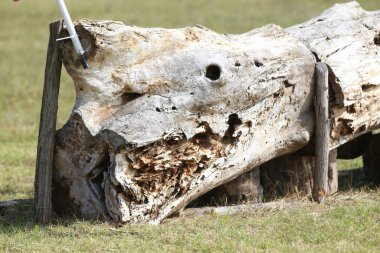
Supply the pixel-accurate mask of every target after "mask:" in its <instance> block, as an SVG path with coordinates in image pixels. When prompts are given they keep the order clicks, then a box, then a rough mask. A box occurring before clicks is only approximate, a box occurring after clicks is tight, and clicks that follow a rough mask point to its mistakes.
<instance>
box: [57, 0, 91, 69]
mask: <svg viewBox="0 0 380 253" xmlns="http://www.w3.org/2000/svg"><path fill="white" fill-rule="evenodd" d="M57 3H58V7H59V10H60V11H61V13H62V16H63V20H64V23H65V25H66V27H67V30H68V31H69V34H70V38H71V40H72V42H73V44H74V48H75V51H76V52H77V54H79V55H80V57H81V60H82V65H83V68H85V69H86V68H88V67H89V66H88V63H87V59H86V52H85V51H84V50H83V47H82V44H81V43H80V40H79V37H78V34H77V32H76V31H75V28H74V24H73V21H72V20H71V17H70V14H69V12H68V10H67V8H66V5H65V2H64V1H63V0H57Z"/></svg>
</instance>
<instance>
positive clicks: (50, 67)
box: [34, 21, 62, 224]
mask: <svg viewBox="0 0 380 253" xmlns="http://www.w3.org/2000/svg"><path fill="white" fill-rule="evenodd" d="M61 27H62V21H57V22H54V23H51V24H50V26H49V28H50V38H49V45H48V50H47V57H46V66H45V82H44V90H43V97H42V106H41V115H40V128H39V134H38V147H37V161H36V175H35V195H34V198H35V205H36V215H37V222H38V223H39V224H47V223H49V222H50V219H51V214H52V204H51V184H52V165H53V155H54V142H55V129H56V121H57V109H58V94H59V85H60V78H61V69H62V62H61V59H60V56H59V51H58V45H57V42H56V39H57V38H58V34H59V32H60V30H61Z"/></svg>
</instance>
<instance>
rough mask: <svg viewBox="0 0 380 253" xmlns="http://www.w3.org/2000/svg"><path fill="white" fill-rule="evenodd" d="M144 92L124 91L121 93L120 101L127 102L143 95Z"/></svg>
mask: <svg viewBox="0 0 380 253" xmlns="http://www.w3.org/2000/svg"><path fill="white" fill-rule="evenodd" d="M143 95H144V94H140V93H129V92H125V93H123V95H121V99H122V103H123V104H127V103H129V102H131V101H133V100H135V99H138V98H139V97H141V96H143Z"/></svg>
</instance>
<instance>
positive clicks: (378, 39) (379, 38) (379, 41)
mask: <svg viewBox="0 0 380 253" xmlns="http://www.w3.org/2000/svg"><path fill="white" fill-rule="evenodd" d="M373 43H375V45H377V46H380V33H378V34H376V36H375V38H373Z"/></svg>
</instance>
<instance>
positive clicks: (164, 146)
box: [54, 4, 380, 224]
mask: <svg viewBox="0 0 380 253" xmlns="http://www.w3.org/2000/svg"><path fill="white" fill-rule="evenodd" d="M342 6H343V7H342ZM342 8H343V9H344V8H345V9H344V10H352V11H348V12H345V13H346V14H345V17H344V19H343V18H341V19H339V18H335V17H336V16H342V14H339V13H340V12H341V11H342ZM357 9H358V8H357V6H356V5H355V4H346V5H339V6H335V7H333V8H332V9H330V10H329V11H327V12H326V13H324V14H322V16H323V17H326V19H325V20H330V19H331V22H330V21H329V22H327V21H326V22H327V23H326V24H325V25H326V26H330V28H334V25H335V26H337V27H338V28H339V30H337V31H335V30H334V29H332V30H330V37H331V39H330V41H331V42H330V43H331V44H326V45H325V47H324V48H323V47H321V48H319V47H318V45H317V46H316V48H317V50H310V48H311V46H310V44H313V37H312V33H311V31H313V30H314V29H315V30H318V29H321V32H322V31H324V32H325V33H327V29H324V28H323V27H322V26H320V24H319V22H322V21H316V22H309V23H307V24H305V25H303V26H302V27H294V28H290V29H287V30H284V29H282V28H280V27H278V26H275V25H268V26H265V27H263V28H260V29H255V30H253V31H250V32H248V33H245V34H241V35H224V34H218V33H215V32H213V31H211V30H209V29H207V28H204V27H201V26H195V27H186V28H182V29H162V28H139V27H134V26H125V25H124V24H122V23H120V22H114V21H89V20H83V21H80V22H79V23H77V26H76V29H77V31H78V33H79V35H80V37H81V41H82V43H83V45H84V47H85V50H86V52H87V53H88V55H89V61H90V62H89V63H90V66H91V68H90V69H88V70H83V69H82V68H81V65H80V59H78V58H77V56H76V54H75V52H74V50H73V48H72V47H71V44H70V43H65V44H64V45H62V48H61V51H62V56H63V62H64V65H65V67H66V70H67V71H68V73H69V74H70V75H71V76H72V78H73V80H74V85H75V89H76V92H77V99H76V103H75V106H74V109H73V113H72V115H71V117H70V119H69V121H68V122H67V124H66V125H65V126H64V127H63V128H62V129H61V130H60V131H59V132H58V133H57V137H56V146H55V152H56V156H55V160H54V168H55V169H54V185H55V191H54V196H55V197H54V206H55V207H56V210H59V211H62V210H66V211H69V212H72V213H75V214H77V215H80V216H83V217H86V218H99V217H103V218H106V219H111V220H113V221H114V222H117V223H127V222H129V223H141V222H149V223H154V224H156V223H159V222H161V221H162V220H163V219H165V218H166V217H168V216H170V215H171V214H173V213H175V212H179V211H180V210H181V209H183V208H184V207H185V206H186V205H187V204H188V203H189V202H190V201H192V200H194V199H195V198H197V197H198V196H200V195H202V194H204V193H206V192H208V191H209V190H211V189H213V188H215V187H217V186H219V185H222V184H224V183H226V182H229V181H231V180H232V179H234V178H236V177H237V176H239V175H241V174H242V173H244V172H246V171H249V170H250V169H252V168H254V167H257V166H259V165H260V164H262V163H264V162H266V161H268V160H271V159H272V158H274V157H278V156H281V155H284V154H289V153H292V152H294V151H296V150H298V149H300V148H302V147H303V146H305V145H306V144H307V143H308V142H309V141H310V136H312V135H313V129H314V123H315V122H314V111H313V106H312V99H313V97H314V86H315V83H314V74H315V73H314V66H315V63H316V59H315V57H314V56H313V54H312V51H313V52H314V51H315V52H316V54H317V55H320V56H318V58H319V59H324V60H326V61H324V60H323V61H324V62H326V63H327V64H328V65H329V68H330V69H331V73H333V74H334V75H335V77H337V78H339V80H344V82H343V81H340V82H338V81H336V82H334V83H332V85H333V86H334V91H335V92H334V94H335V98H332V99H331V101H330V102H331V103H332V105H333V107H332V111H333V113H334V117H335V118H334V119H333V120H334V122H335V125H334V126H333V132H332V133H333V135H332V136H333V138H332V141H331V145H330V148H331V149H332V148H334V147H336V146H339V145H341V144H343V143H344V142H346V141H347V140H349V139H352V138H355V137H356V136H358V135H359V134H361V133H364V132H366V131H369V130H370V129H371V128H374V127H376V126H378V122H380V120H379V118H380V117H379V116H380V115H379V113H378V110H377V105H373V104H372V101H375V102H376V101H378V100H379V99H380V98H379V95H380V94H379V93H378V92H379V90H378V86H377V85H376V82H372V81H371V80H375V79H376V78H375V77H376V76H377V75H378V74H379V72H378V71H380V70H378V69H376V68H374V67H373V66H375V65H376V64H377V63H378V60H379V58H378V57H376V55H375V54H374V53H372V51H371V50H369V49H372V47H373V45H372V44H370V43H369V42H368V41H370V40H371V41H373V38H372V36H373V35H374V33H372V32H367V33H365V32H364V31H362V30H361V28H360V29H359V33H358V32H357V29H356V27H354V25H353V23H355V24H359V25H363V22H367V23H368V22H372V23H371V24H373V25H374V26H376V27H377V26H378V23H379V22H375V21H376V20H379V15H378V13H377V12H364V11H362V10H361V12H363V13H364V14H363V15H362V16H360V17H359V18H358V17H357V15H356V12H359V11H358V10H357ZM372 19H374V20H375V21H371V20H372ZM361 31H362V32H361ZM322 34H324V33H322ZM62 35H63V34H62ZM335 35H336V36H335ZM314 36H315V38H316V40H318V38H320V36H321V34H317V33H315V34H314ZM323 39H324V40H325V39H326V38H325V37H323ZM350 39H351V41H352V40H355V41H356V40H357V41H359V42H355V43H359V44H360V45H363V46H365V47H366V48H367V49H368V50H367V51H368V52H367V54H364V52H363V53H361V52H362V49H359V48H356V47H351V46H350V45H345V46H342V43H341V42H342V41H343V42H344V41H346V40H350ZM365 43H366V44H365ZM313 45H314V44H313ZM339 46H342V48H341V49H340V50H341V51H344V50H346V49H347V48H350V50H351V51H350V52H351V53H350V54H347V56H346V57H344V55H340V53H339V52H337V53H335V54H334V55H335V56H337V55H339V57H338V58H334V57H333V60H334V61H332V58H331V56H329V55H325V56H324V54H325V52H331V51H333V50H336V48H337V47H338V48H340V47H339ZM330 47H331V48H330ZM373 48H375V47H373ZM355 49H356V51H355ZM338 51H339V50H338ZM354 52H356V54H355V57H356V60H357V61H359V62H360V61H363V62H366V63H367V65H363V66H360V68H357V69H356V70H353V69H352V68H351V67H347V68H344V67H342V66H344V65H346V64H347V61H351V60H352V59H351V58H352V57H353V53H354ZM349 57H350V59H348V58H349ZM345 71H346V72H347V71H356V74H355V73H345ZM369 72H371V73H369ZM344 75H351V76H352V78H351V79H352V80H351V82H349V80H347V79H344V78H343V76H344ZM359 77H360V78H359ZM342 78H343V79H342ZM373 78H375V79H373ZM330 80H331V79H330ZM364 83H370V84H373V85H372V86H370V87H369V88H368V89H366V91H363V94H364V95H363V97H361V98H358V100H357V101H356V102H357V103H360V105H365V106H366V107H363V108H362V109H363V110H364V109H365V110H364V111H363V113H362V112H360V113H359V111H357V113H355V114H352V115H351V117H353V120H352V121H350V122H353V125H347V124H346V125H347V126H348V130H349V129H350V128H349V127H353V128H354V129H353V130H352V132H350V131H348V132H347V131H346V130H347V127H345V128H343V127H341V130H339V127H340V126H345V125H344V124H343V125H342V122H343V123H344V122H346V123H347V121H342V120H339V119H346V118H344V115H345V114H344V113H343V111H347V106H348V105H347V104H345V103H346V102H345V101H348V100H349V98H351V94H352V93H347V92H348V91H351V90H356V88H355V87H356V86H361V85H363V84H364ZM340 86H342V88H341V90H342V92H341V93H339V92H338V91H339V89H338V88H339V87H340ZM351 86H352V87H353V88H350V87H351ZM341 97H343V98H341ZM354 104H355V103H354ZM350 105H351V104H350ZM355 105H357V104H355ZM369 115H371V117H369ZM342 117H343V118H342ZM360 122H361V123H363V122H365V124H366V127H365V128H363V127H361V128H360V130H359V129H357V128H356V126H359V125H360V126H361V123H360ZM337 123H338V124H337ZM344 129H345V130H344ZM338 130H339V131H338ZM337 132H338V133H339V135H336V134H335V133H337Z"/></svg>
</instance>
